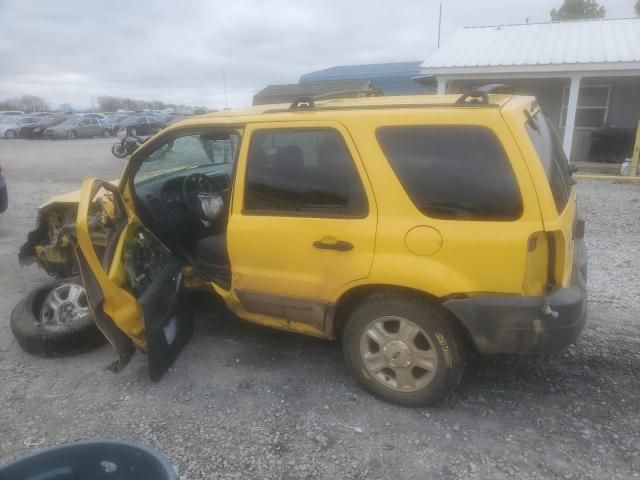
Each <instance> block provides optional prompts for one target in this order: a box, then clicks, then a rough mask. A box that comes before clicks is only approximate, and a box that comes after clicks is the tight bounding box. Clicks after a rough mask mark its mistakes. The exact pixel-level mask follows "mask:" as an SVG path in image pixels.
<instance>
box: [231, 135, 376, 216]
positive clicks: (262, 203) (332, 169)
mask: <svg viewBox="0 0 640 480" xmlns="http://www.w3.org/2000/svg"><path fill="white" fill-rule="evenodd" d="M243 211H244V213H254V214H273V215H300V216H320V217H356V218H362V217H365V216H366V215H367V213H368V206H367V199H366V194H365V191H364V187H363V186H362V182H361V180H360V175H359V174H358V171H357V169H356V166H355V164H354V161H353V158H352V157H351V154H350V153H349V150H348V149H347V146H346V144H345V142H344V139H343V138H342V136H341V135H340V134H339V133H338V132H337V131H335V130H331V129H297V130H294V129H292V130H264V131H257V132H256V133H254V134H253V136H252V139H251V146H250V149H249V158H248V162H247V176H246V184H245V197H244V210H243Z"/></svg>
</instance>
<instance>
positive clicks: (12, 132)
mask: <svg viewBox="0 0 640 480" xmlns="http://www.w3.org/2000/svg"><path fill="white" fill-rule="evenodd" d="M4 136H5V137H7V138H10V139H14V138H16V137H17V135H16V131H15V130H7V131H6V132H5V134H4Z"/></svg>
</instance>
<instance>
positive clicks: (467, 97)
mask: <svg viewBox="0 0 640 480" xmlns="http://www.w3.org/2000/svg"><path fill="white" fill-rule="evenodd" d="M490 93H503V94H512V93H513V87H512V86H511V85H505V84H503V83H492V84H489V85H483V86H482V87H478V88H476V89H475V90H473V91H471V92H468V93H463V94H462V95H461V96H460V98H459V99H458V100H456V105H465V104H482V105H489V94H490Z"/></svg>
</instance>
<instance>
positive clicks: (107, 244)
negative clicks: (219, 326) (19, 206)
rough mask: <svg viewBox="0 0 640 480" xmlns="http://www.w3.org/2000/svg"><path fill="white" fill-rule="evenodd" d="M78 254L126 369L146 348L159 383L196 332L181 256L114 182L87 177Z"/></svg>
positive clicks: (92, 300) (94, 305)
mask: <svg viewBox="0 0 640 480" xmlns="http://www.w3.org/2000/svg"><path fill="white" fill-rule="evenodd" d="M76 232H77V239H78V244H77V248H76V253H77V257H78V264H79V267H80V273H81V276H82V281H83V283H84V286H85V289H86V291H87V298H88V300H89V304H90V306H91V309H92V310H93V313H94V318H95V320H96V323H97V325H98V327H99V328H100V330H101V331H102V333H103V334H104V335H105V336H106V337H107V339H108V340H109V342H110V343H111V345H112V346H113V347H114V348H115V350H116V353H117V355H118V360H117V362H116V363H115V364H114V365H113V366H112V367H111V369H112V370H114V371H119V370H120V369H122V368H123V367H124V366H125V365H126V364H127V363H128V362H129V360H130V359H131V356H132V355H133V353H134V351H135V349H136V348H137V349H139V350H142V351H146V352H147V355H148V361H149V374H150V376H151V380H152V381H158V380H160V378H161V377H162V375H163V374H164V373H165V372H166V371H167V370H168V369H169V367H170V366H171V365H172V364H173V362H174V360H175V359H176V358H177V357H178V355H179V354H180V351H181V350H182V348H183V347H184V345H185V344H186V343H187V342H188V341H189V339H190V338H191V335H192V333H193V316H192V314H191V312H190V311H189V308H188V305H187V303H186V300H185V292H184V282H183V278H182V273H181V266H180V264H179V262H178V261H177V260H176V259H175V257H173V255H172V254H171V252H170V251H169V249H168V248H167V247H165V246H164V245H163V244H162V242H160V240H158V239H157V238H156V237H155V236H154V235H153V234H152V233H151V232H150V231H149V230H147V229H146V228H145V227H144V226H143V225H142V223H141V222H140V220H139V219H138V218H137V217H136V215H135V212H133V211H132V210H131V209H130V208H128V207H127V205H126V204H125V202H124V200H123V197H122V194H121V192H120V191H119V190H118V188H117V187H116V186H114V185H113V184H111V183H109V182H106V181H103V180H97V179H95V178H91V177H89V178H86V179H85V180H84V182H83V183H82V190H81V194H80V202H79V204H78V215H77V220H76Z"/></svg>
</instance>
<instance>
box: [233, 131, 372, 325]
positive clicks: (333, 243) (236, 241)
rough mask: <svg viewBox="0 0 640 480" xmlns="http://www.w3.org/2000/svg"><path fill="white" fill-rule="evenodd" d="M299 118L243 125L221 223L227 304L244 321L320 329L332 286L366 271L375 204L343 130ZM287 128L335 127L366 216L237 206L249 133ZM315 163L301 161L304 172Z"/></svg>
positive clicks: (337, 287) (332, 296)
mask: <svg viewBox="0 0 640 480" xmlns="http://www.w3.org/2000/svg"><path fill="white" fill-rule="evenodd" d="M303 123H304V125H303V128H302V129H301V128H300V127H301V122H295V123H291V124H289V123H277V124H268V123H265V124H259V125H253V126H251V127H248V128H247V130H246V131H245V138H246V139H248V141H247V140H245V141H243V144H242V146H241V152H240V162H239V165H238V169H237V172H236V181H235V186H234V193H233V204H232V207H231V212H232V213H231V215H230V218H229V224H228V228H227V243H228V248H229V257H230V261H231V268H232V287H231V290H232V292H231V296H232V298H231V301H230V302H228V303H231V305H233V308H235V309H236V313H238V314H239V315H240V316H241V317H243V318H245V319H247V320H249V321H253V322H257V323H261V324H263V325H267V326H270V327H275V328H284V329H287V330H293V331H297V332H303V333H307V334H311V335H318V336H326V332H325V325H324V319H325V316H326V311H327V309H328V308H329V306H330V304H331V302H332V301H334V300H335V296H336V294H337V292H338V291H340V290H341V289H342V288H343V287H344V286H345V285H347V284H349V283H352V282H355V281H357V280H360V279H362V278H366V277H367V276H368V274H369V270H370V268H371V263H372V260H373V251H374V244H375V232H376V222H377V211H376V205H375V200H374V198H373V195H372V193H371V188H370V185H369V183H368V179H367V176H366V172H365V170H364V167H363V165H362V163H361V161H360V159H359V157H358V154H357V151H356V149H355V146H354V145H353V143H352V141H351V139H350V137H349V134H348V132H347V131H346V129H345V128H344V127H343V126H342V125H340V124H339V123H337V122H303ZM287 129H292V131H293V130H296V129H297V130H305V129H306V130H308V131H310V132H311V131H312V130H313V129H315V130H318V131H320V130H322V131H324V130H330V131H333V132H337V133H338V134H339V136H340V138H342V139H343V140H344V142H345V146H346V148H347V151H348V153H349V154H350V157H351V159H352V161H353V164H354V167H355V170H356V175H357V176H358V177H359V180H360V181H361V182H362V188H364V194H365V195H366V199H367V203H368V210H367V213H366V215H363V216H362V217H361V218H352V217H348V218H347V217H341V216H340V215H335V214H332V213H331V212H329V213H328V214H327V212H323V211H322V210H318V211H308V212H307V211H303V212H296V213H282V212H261V213H251V212H248V211H247V210H246V209H245V208H244V207H246V204H245V187H246V185H245V181H246V178H247V157H248V155H249V151H250V146H249V145H250V144H251V140H252V136H253V135H254V134H255V133H256V132H259V131H269V130H274V131H277V130H287ZM287 148H288V147H287ZM305 155H306V154H305ZM307 160H308V159H307V157H305V162H306V161H307ZM305 167H306V166H305ZM314 169H315V167H309V168H307V170H309V171H310V172H314V171H315V170H314ZM311 175H314V173H311ZM345 245H347V246H348V247H347V248H344V247H345Z"/></svg>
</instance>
